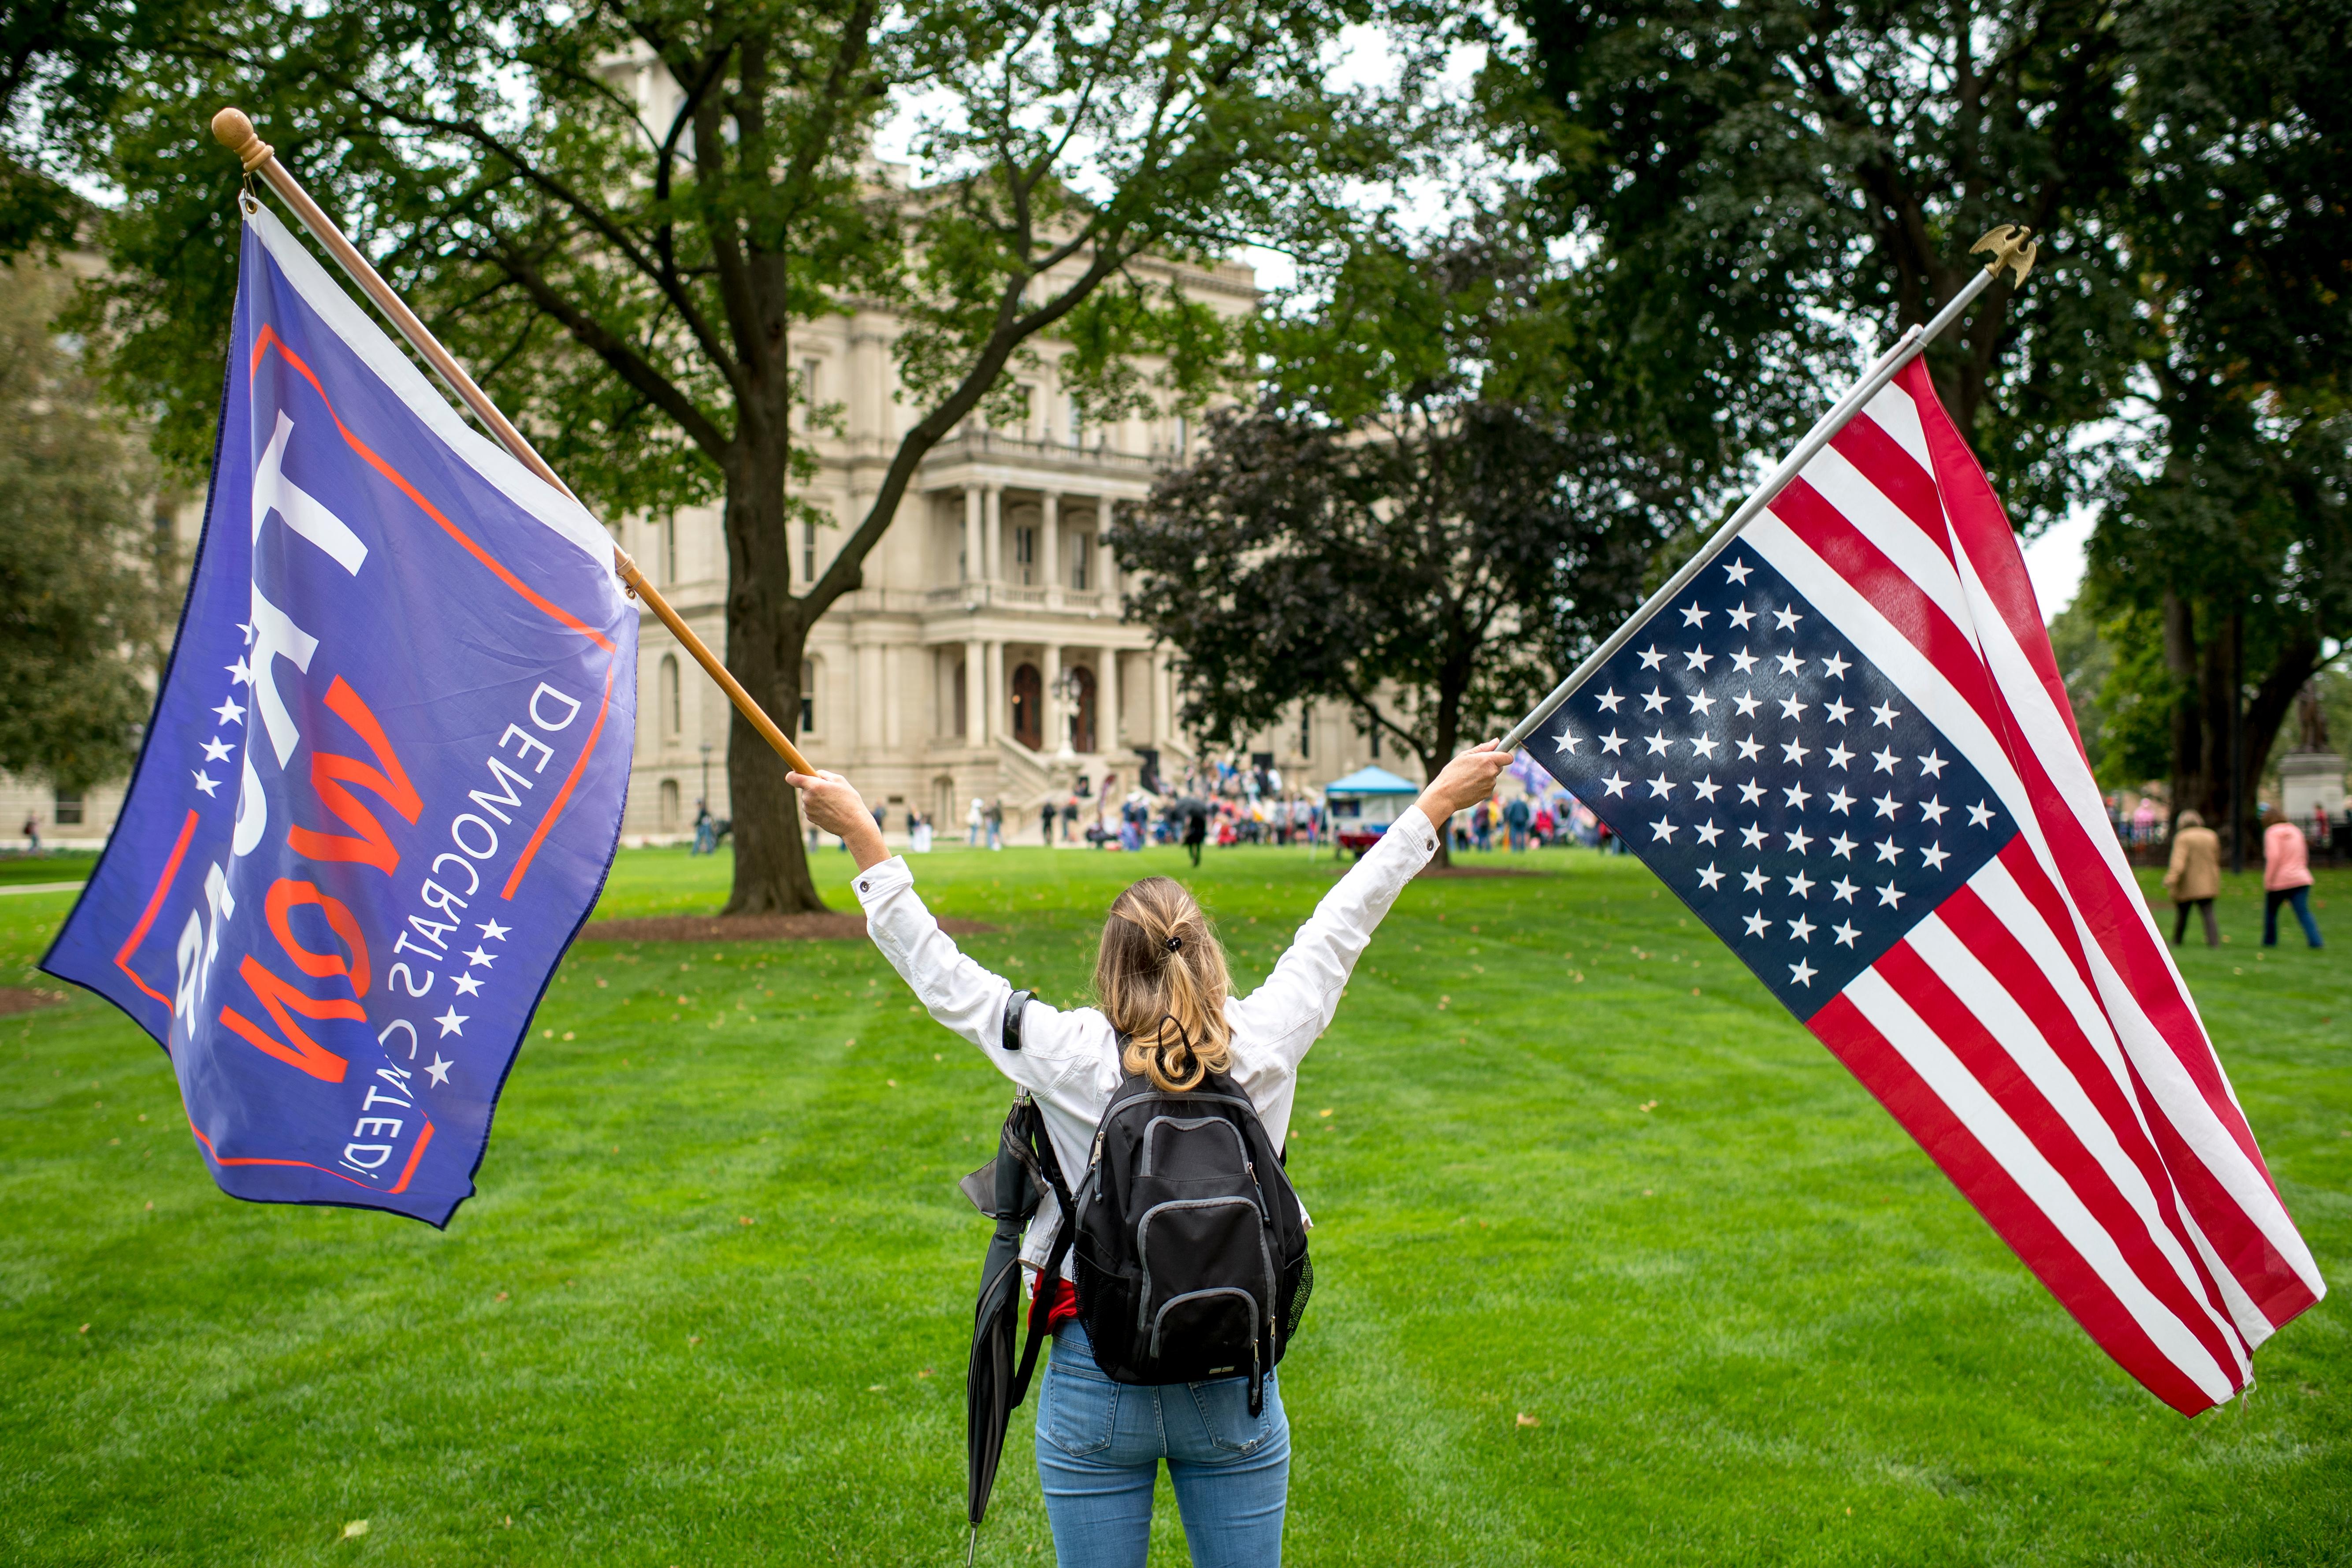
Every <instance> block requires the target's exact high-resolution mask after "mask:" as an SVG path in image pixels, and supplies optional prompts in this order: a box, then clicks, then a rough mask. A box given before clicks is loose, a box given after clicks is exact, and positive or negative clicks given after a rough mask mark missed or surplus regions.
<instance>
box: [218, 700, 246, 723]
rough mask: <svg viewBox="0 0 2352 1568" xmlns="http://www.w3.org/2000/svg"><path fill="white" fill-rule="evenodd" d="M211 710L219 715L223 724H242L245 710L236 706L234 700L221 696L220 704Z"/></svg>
mask: <svg viewBox="0 0 2352 1568" xmlns="http://www.w3.org/2000/svg"><path fill="white" fill-rule="evenodd" d="M213 711H214V712H215V714H218V715H219V717H220V721H221V722H222V723H224V724H242V723H244V722H245V710H244V709H242V708H240V707H238V706H237V705H236V703H235V702H234V701H232V700H229V699H227V698H223V699H222V700H221V705H220V706H219V707H217V708H215V709H214V710H213Z"/></svg>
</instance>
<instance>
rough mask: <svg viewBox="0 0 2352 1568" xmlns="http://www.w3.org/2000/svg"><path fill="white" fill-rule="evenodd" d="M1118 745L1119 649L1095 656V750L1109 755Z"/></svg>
mask: <svg viewBox="0 0 2352 1568" xmlns="http://www.w3.org/2000/svg"><path fill="white" fill-rule="evenodd" d="M1119 749H1120V747H1119V743H1118V649H1117V648H1115V647H1107V648H1104V649H1103V650H1102V651H1101V652H1100V653H1098V654H1097V655H1096V656H1095V750H1097V751H1098V752H1103V753H1104V754H1106V755H1109V754H1112V753H1115V752H1118V750H1119Z"/></svg>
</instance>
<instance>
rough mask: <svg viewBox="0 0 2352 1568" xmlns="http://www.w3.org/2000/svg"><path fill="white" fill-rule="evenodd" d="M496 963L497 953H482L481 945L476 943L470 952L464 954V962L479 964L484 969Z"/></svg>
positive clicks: (497, 959)
mask: <svg viewBox="0 0 2352 1568" xmlns="http://www.w3.org/2000/svg"><path fill="white" fill-rule="evenodd" d="M498 961H499V955H498V954H497V953H495V952H483V951H482V948H481V944H480V943H478V942H477V943H476V944H475V945H474V948H473V950H472V951H471V952H467V954H466V962H467V963H471V964H479V965H481V966H483V967H485V968H487V967H488V966H489V965H490V964H493V963H497V962H498Z"/></svg>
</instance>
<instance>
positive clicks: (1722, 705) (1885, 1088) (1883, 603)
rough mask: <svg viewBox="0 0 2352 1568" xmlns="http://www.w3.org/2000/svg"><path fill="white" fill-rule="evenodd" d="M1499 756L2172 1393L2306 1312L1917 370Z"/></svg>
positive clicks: (2078, 749) (1974, 476) (2084, 1317)
mask: <svg viewBox="0 0 2352 1568" xmlns="http://www.w3.org/2000/svg"><path fill="white" fill-rule="evenodd" d="M1527 743H1528V749H1529V751H1530V752H1532V753H1533V754H1534V755H1535V756H1536V757H1537V758H1538V759H1539V760H1540V761H1541V762H1542V763H1544V765H1545V766H1546V767H1548V768H1549V770H1550V771H1551V773H1553V774H1554V775H1555V776H1556V777H1557V778H1558V779H1559V782H1560V783H1561V784H1565V785H1566V786H1567V787H1568V788H1569V789H1570V790H1571V791H1572V792H1574V793H1575V794H1576V795H1578V796H1579V797H1580V799H1582V800H1584V801H1585V802H1586V803H1587V804H1588V805H1591V807H1592V808H1593V809H1594V810H1595V811H1596V812H1598V813H1599V814H1600V816H1601V818H1602V819H1603V820H1604V821H1606V822H1607V823H1608V824H1609V825H1610V826H1611V827H1612V828H1613V829H1615V830H1616V831H1617V832H1618V833H1619V834H1621V835H1622V836H1623V837H1624V839H1625V841H1626V843H1627V844H1628V845H1629V846H1630V847H1632V848H1633V851H1634V852H1635V853H1637V854H1639V855H1640V856H1641V857H1642V858H1643V859H1644V860H1645V861H1646V862H1647V863H1648V864H1649V865H1650V867H1651V868H1653V869H1654V870H1655V871H1656V872H1657V873H1658V875H1659V876H1660V877H1661V878H1663V879H1664V880H1665V882H1666V884H1667V885H1668V886H1669V887H1671V888H1672V889H1674V890H1675V892H1676V893H1677V894H1679V895H1680V896H1681V897H1682V899H1683V900H1684V901H1685V903H1687V904H1688V905H1689V906H1690V908H1691V910H1692V911H1693V912H1694V913H1695V914H1696V915H1697V916H1698V917H1699V918H1700V919H1701V920H1703V921H1706V924H1707V925H1708V927H1709V928H1710V929H1712V930H1713V931H1715V932H1716V933H1717V935H1718V936H1720V937H1721V938H1722V939H1723V940H1724V941H1725V942H1727V943H1728V944H1729V945H1730V946H1731V948H1732V950H1733V951H1734V952H1737V953H1738V955H1739V957H1740V958H1741V959H1742V960H1743V961H1744V962H1745V963H1747V964H1748V967H1749V968H1750V969H1752V970H1753V971H1754V972H1755V973H1756V974H1757V975H1758V977H1759V978H1760V979H1761V980H1762V981H1763V982H1764V984H1766V985H1767V986H1769V988H1770V989H1771V991H1772V994H1774V995H1776V996H1778V997H1779V998H1780V1000H1781V1001H1782V1002H1783V1003H1785V1004H1786V1005H1788V1007H1789V1009H1790V1011H1791V1012H1793V1013H1794V1014H1796V1015H1797V1016H1798V1017H1799V1018H1801V1020H1803V1021H1804V1023H1805V1025H1806V1026H1808V1027H1809V1028H1811V1030H1812V1032H1813V1033H1814V1034H1815V1035H1816V1036H1818V1037H1820V1039H1821V1040H1822V1044H1824V1045H1826V1046H1827V1047H1829V1048H1830V1050H1831V1051H1832V1053H1834V1054H1835V1055H1836V1057H1837V1058H1838V1059H1839V1060H1840V1061H1842V1062H1843V1063H1844V1064H1845V1065H1846V1067H1847V1068H1849V1069H1850V1070H1851V1071H1852V1072H1853V1074H1854V1076H1855V1077H1856V1078H1858V1079H1861V1080H1862V1082H1863V1084H1864V1086H1865V1087H1866V1088H1868V1089H1869V1090H1870V1091H1871V1092H1872V1093H1873V1094H1874V1095H1876V1096H1877V1097H1878V1099H1879V1101H1880V1102H1881V1103H1882V1104H1884V1105H1885V1107H1886V1108H1887V1110H1890V1111H1892V1112H1893V1113H1894V1115H1895V1120H1896V1121H1900V1122H1901V1123H1902V1124H1903V1126H1904V1127H1905V1129H1906V1131H1909V1132H1910V1133H1911V1135H1912V1136H1913V1137H1914V1138H1916V1139H1917V1140H1918V1141H1919V1143H1920V1145H1921V1146H1922V1147H1923V1148H1925V1149H1926V1150H1927V1152H1928V1154H1929V1155H1930V1156H1931V1157H1932V1158H1933V1159H1934V1160H1935V1161H1936V1163H1937V1164H1938V1165H1939V1166H1941V1167H1942V1168H1943V1171H1944V1173H1946V1174H1947V1175H1948V1176H1949V1177H1950V1178H1951V1179H1952V1181H1953V1182H1954V1183H1955V1184H1957V1185H1958V1187H1959V1189H1960V1191H1961V1192H1962V1193H1964V1194H1966V1195H1967V1196H1968V1198H1969V1201H1970V1202H1971V1203H1973V1204H1975V1205H1976V1206H1977V1208H1978V1210H1979V1212H1981V1213H1982V1214H1983V1215H1984V1216H1985V1218H1986V1219H1987V1220H1989V1221H1990V1222H1991V1224H1992V1226H1993V1228H1994V1229H1995V1230H1997V1231H1998V1232H2000V1236H2001V1237H2002V1238H2003V1239H2004V1240H2006V1241H2007V1242H2008V1243H2009V1245H2010V1246H2011V1247H2013V1248H2014V1249H2015V1250H2016V1252H2017V1254H2018V1256H2019V1257H2020V1258H2022V1259H2023V1260H2024V1262H2025V1264H2026V1266H2027V1267H2028V1268H2032V1270H2033V1272H2034V1274H2035V1275H2036V1276H2037V1277H2039V1278H2040V1279H2041V1280H2042V1283H2043V1284H2044V1285H2045V1286H2047V1287H2048V1288H2049V1289H2050V1290H2051V1292H2052V1293H2053V1295H2055V1296H2056V1297H2057V1298H2058V1300H2059V1301H2060V1302H2061V1303H2063V1305H2064V1306H2065V1308H2066V1310H2068V1311H2070V1312H2072V1313H2073V1314H2074V1318H2075V1320H2076V1321H2078V1322H2080V1323H2081V1324H2082V1325H2083V1327H2084V1330H2085V1331H2088V1332H2089V1334H2090V1335H2091V1337H2092V1338H2093V1339H2094V1340H2095V1341H2096V1342H2098V1343H2099V1345H2100V1346H2101V1347H2102V1348H2103V1349H2105V1351H2106V1352H2107V1353H2108V1354H2109V1355H2111V1356H2113V1357H2114V1358H2115V1359H2116V1362H2117V1363H2119V1364H2120V1365H2121V1366H2122V1367H2123V1368H2124V1369H2125V1370H2126V1372H2128V1373H2131V1374H2132V1375H2133V1376H2134V1377H2136V1378H2137V1379H2138V1380H2139V1381H2140V1382H2141V1383H2142V1384H2145V1385H2146V1386H2147V1388H2148V1389H2149V1390H2150V1391H2151V1392H2152V1393H2154V1394H2157V1396H2158V1397H2159V1398H2161V1399H2163V1400H2164V1401H2165V1402H2166V1403H2167V1404H2168V1405H2172V1406H2173V1407H2174V1408H2175V1409H2177V1410H2179V1411H2180V1412H2181V1413H2182V1414H2184V1415H2195V1414H2196V1413H2197V1412H2199V1411H2200V1410H2203V1409H2205V1408H2207V1407H2208V1406H2210V1405H2216V1404H2219V1403H2221V1401H2223V1400H2226V1399H2228V1398H2230V1397H2231V1395H2232V1394H2235V1393H2236V1392H2237V1391H2238V1390H2240V1389H2242V1388H2244V1387H2245V1386H2246V1385H2247V1384H2249V1383H2250V1382H2251V1381H2252V1365H2251V1362H2250V1357H2251V1354H2252V1351H2253V1349H2254V1347H2255V1346H2257V1345H2259V1344H2261V1343H2262V1342H2263V1340H2264V1339H2266V1338H2268V1337H2269V1336H2270V1334H2271V1332H2272V1331H2273V1330H2274V1329H2276V1328H2277V1327H2278V1326H2279V1325H2281V1324H2283V1323H2284V1322H2285V1321H2287V1320H2289V1319H2290V1318H2293V1317H2294V1315H2295V1314H2297V1313H2298V1312H2301V1311H2302V1310H2304V1309H2305V1308H2306V1307H2308V1306H2310V1305H2311V1304H2312V1303H2313V1302H2314V1301H2315V1300H2318V1299H2319V1298H2320V1296H2321V1295H2322V1294H2323V1293H2325V1291H2326V1284H2325V1283H2324V1282H2323V1281H2322V1280H2321V1279H2320V1277H2319V1271H2318V1269H2317V1268H2316V1267H2315V1265H2314V1263H2313V1261H2312V1258H2311V1253H2310V1250H2309V1248H2307V1247H2305V1245H2304V1242H2303V1238H2302V1237H2301V1236H2299V1235H2298V1234H2297V1233H2296V1231H2295V1228H2294V1222H2293V1221H2292V1220H2291V1219H2290V1218H2289V1217H2288V1215H2287V1212H2286V1209H2285V1206H2284V1204H2283V1203H2282V1202H2281V1201H2280V1198H2279V1194H2278V1191H2277V1189H2276V1187H2275V1186H2274V1185H2273V1183H2272V1181H2271V1177H2270V1173H2269V1171H2268V1169H2267V1168H2266V1167H2265V1166H2264V1164H2263V1157H2262V1153H2261V1151H2260V1150H2258V1149H2257V1148H2256V1147H2255V1146H2254V1139H2253V1134H2252V1131H2251V1130H2250V1129H2249V1128H2248V1126H2247V1123H2246V1119H2245V1116H2244V1114H2243V1113H2242V1111H2241V1110H2239V1107H2238V1102H2237V1098H2236V1096H2235V1094H2234V1093H2233V1092H2232V1091H2231V1088H2230V1082H2229V1079H2228V1078H2227V1076H2226V1075H2225V1074H2224V1073H2223V1072H2222V1070H2221V1061H2220V1059H2219V1058H2217V1057H2216V1056H2215V1055H2214V1051H2213V1047H2212V1042H2211V1041H2210V1039H2209V1038H2208V1037H2207V1036H2206V1033H2205V1027H2204V1025H2203V1023H2202V1022H2201V1021H2200V1018H2199V1016H2198V1014H2197V1008H2196V1004H2195V1003H2194V1002H2193V1001H2192V1000H2191V999H2190V997H2189V990H2188V987H2187V986H2186V985H2185V984H2182V982H2181V978H2180V974H2179V971H2178V970H2177V969H2175V968H2174V967H2173V963H2172V960H2171V955H2170V954H2169V953H2168V952H2167V951H2166V949H2165V946H2164V943H2163V942H2162V940H2161V938H2160V937H2159V936H2158V932H2157V929H2156V926H2155V923H2154V921H2152V920H2151V919H2150V917H2149V915H2148V912H2147V906H2146V904H2145V902H2144V901H2143V900H2142V899H2141V897H2140V894H2139V891H2138V889H2137V887H2136V886H2135V884H2134V882H2133V880H2132V877H2131V873H2130V871H2129V869H2128V868H2127V867H2126V864H2125V862H2124V859H2123V857H2122V854H2121V852H2120V851H2119V849H2118V848H2117V847H2116V841H2115V837H2114V834H2113V832H2112V831H2111V830H2110V828H2109V826H2108V824H2107V819H2106V813H2105V807H2104V805H2103V804H2102V801H2101V798H2100V793H2099V789H2098V786H2097V785H2096V784H2095V783H2094V782H2093V780H2092V776H2091V772H2090V768H2089V765H2088V764H2087V763H2086V762H2085V761H2084V753H2083V749H2082V742H2081V739H2080V737H2079V736H2078V735H2077V734H2076V732H2075V730H2074V715H2073V711H2072V710H2071V708H2070V707H2069V706H2068V704H2067V700H2066V697H2065V692H2064V688H2063V685H2062V683H2061V681H2060V679H2059V675H2058V671H2057V668H2056V665H2055V662H2054V660H2053V658H2052V655H2051V650H2050V639H2049V637H2048V635H2047V634H2046V633H2045V632H2044V630H2043V629H2042V616H2041V614H2040V612H2039V610H2038V609H2037V607H2036V605H2035V604H2034V599H2033V593H2032V586H2031V584H2029V582H2028V580H2027V577H2026V572H2025V563H2024V558H2023V556H2022V554H2021V552H2020V551H2019V549H2018V545H2017V541H2016V536H2015V535H2014V534H2013V533H2012V532H2011V528H2010V525H2009V521H2008V519H2007V517H2006V516H2005V515H2004V514H2003V513H2002V511H2001V509H2000V502H1999V501H1998V500H1995V499H1994V496H1993V493H1992V489H1991V487H1990V485H1989V484H1988V483H1987V482H1986V480H1985V477H1984V474H1983V471H1982V470H1981V469H1980V468H1979V467H1978V466H1977V463H1976V460H1975V458H1973V457H1972V456H1971V455H1970V453H1969V449H1968V447H1967V446H1966V444H1965V443H1964V442H1963V441H1962V440H1961V438H1960V436H1959V433H1958V430H1957V429H1955V428H1954V426H1953V425H1952V423H1951V421H1950V419H1949V418H1948V416H1946V414H1945V413H1944V410H1943V408H1942V407H1941V405H1939V404H1938V403H1937V400H1936V395H1935V391H1934V389H1933V387H1932V385H1931V384H1930V383H1929V382H1928V379H1927V373H1926V371H1925V370H1924V368H1923V367H1922V366H1921V365H1920V363H1919V362H1917V361H1916V360H1915V361H1913V362H1912V363H1911V364H1910V365H1909V366H1908V367H1907V368H1906V370H1905V371H1904V372H1903V373H1902V374H1900V375H1899V376H1898V377H1897V378H1896V380H1895V382H1894V384H1890V385H1889V386H1888V387H1886V389H1885V391H1883V392H1882V393H1880V394H1879V395H1878V396H1876V397H1875V398H1874V399H1873V400H1872V401H1871V402H1870V403H1869V404H1868V405H1865V406H1864V409H1863V411H1862V412H1861V413H1859V414H1858V415H1857V416H1855V417H1854V418H1853V420H1852V421H1851V422H1850V423H1849V424H1847V425H1846V426H1844V428H1843V430H1842V431H1841V432H1840V433H1839V434H1838V435H1837V436H1836V437H1834V438H1833V439H1832V441H1831V443H1830V445H1829V446H1828V447H1826V448H1824V449H1823V450H1822V452H1821V454H1820V455H1819V456H1818V457H1816V458H1814V459H1813V460H1812V461H1811V462H1810V463H1809V464H1807V465H1806V467H1805V468H1804V469H1803V470H1802V472H1801V474H1800V475H1799V476H1798V478H1796V479H1794V480H1792V481H1790V484H1789V485H1788V486H1787V488H1786V489H1783V490H1782V491H1781V492H1780V494H1779V495H1778V496H1777V497H1776V498H1775V499H1774V500H1773V501H1772V502H1771V504H1770V505H1769V507H1768V508H1767V509H1766V510H1764V512H1763V513H1761V514H1760V515H1759V517H1758V518H1757V519H1756V520H1755V521H1753V522H1752V523H1751V524H1749V526H1748V528H1747V529H1746V530H1745V531H1743V532H1742V533H1741V535H1740V536H1739V538H1738V541H1737V542H1735V543H1734V544H1733V545H1732V546H1731V547H1730V548H1729V549H1727V551H1725V552H1724V553H1722V554H1721V555H1720V556H1718V557H1717V559H1716V560H1715V561H1713V562H1711V563H1708V564H1707V566H1706V568H1705V569H1704V570H1703V571H1702V572H1701V574H1699V576H1698V577H1697V579H1696V580H1695V581H1694V582H1693V584H1691V586H1690V587H1689V588H1688V589H1687V590H1686V591H1685V592H1684V593H1682V594H1681V595H1677V596H1676V597H1675V600H1674V601H1673V602H1672V603H1671V604H1670V605H1665V606H1664V607H1662V608H1660V609H1659V610H1658V611H1656V612H1655V613H1654V615H1653V616H1651V617H1650V619H1649V620H1648V621H1646V622H1645V623H1643V625H1642V626H1640V627H1639V628H1638V629H1637V630H1636V631H1635V632H1634V634H1633V637H1631V638H1629V639H1628V640H1627V641H1626V643H1625V644H1624V646H1623V647H1622V649H1621V650H1620V651H1619V652H1618V653H1617V654H1616V655H1614V656H1613V657H1612V658H1610V659H1609V660H1608V661H1607V662H1606V663H1604V664H1603V665H1602V666H1601V668H1599V669H1598V670H1597V671H1595V672H1594V674H1593V675H1592V677H1591V679H1589V680H1587V681H1586V682H1585V683H1584V684H1583V685H1581V686H1580V687H1579V688H1578V689H1576V691H1575V692H1574V693H1573V694H1572V695H1571V696H1570V697H1569V699H1568V700H1566V701H1565V702H1564V703H1562V704H1561V706H1560V707H1559V710H1557V711H1556V712H1555V713H1553V714H1552V716H1551V717H1550V718H1549V720H1547V721H1545V723H1544V724H1543V725H1542V726H1541V727H1540V728H1539V729H1538V730H1537V731H1535V732H1534V733H1533V734H1532V735H1530V737H1529V738H1528V742H1527Z"/></svg>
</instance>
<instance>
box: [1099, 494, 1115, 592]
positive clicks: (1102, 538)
mask: <svg viewBox="0 0 2352 1568" xmlns="http://www.w3.org/2000/svg"><path fill="white" fill-rule="evenodd" d="M1117 507H1118V501H1117V500H1115V499H1114V498H1112V497H1110V496H1099V497H1097V498H1096V500H1095V558H1096V560H1097V563H1099V564H1098V565H1097V571H1098V572H1099V573H1100V574H1101V576H1102V584H1101V586H1102V591H1103V603H1104V604H1106V605H1116V604H1118V562H1116V561H1114V560H1113V559H1112V558H1111V552H1110V541H1109V537H1108V536H1109V533H1110V527H1111V520H1112V518H1113V516H1114V515H1115V511H1114V509H1115V508H1117Z"/></svg>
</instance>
